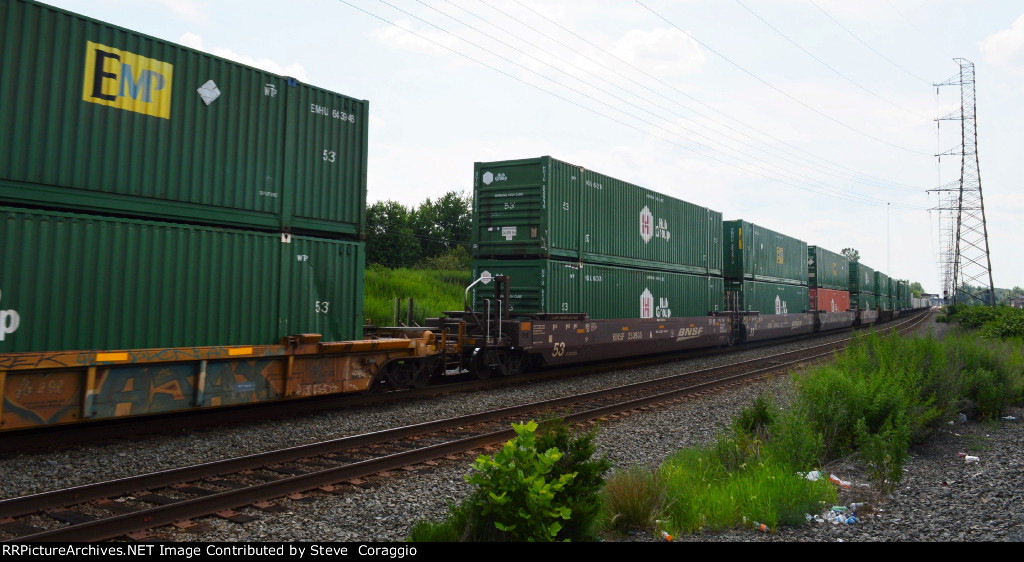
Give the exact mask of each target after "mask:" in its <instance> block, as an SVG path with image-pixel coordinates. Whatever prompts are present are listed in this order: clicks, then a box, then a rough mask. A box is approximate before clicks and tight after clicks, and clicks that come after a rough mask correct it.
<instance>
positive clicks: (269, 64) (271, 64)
mask: <svg viewBox="0 0 1024 562" xmlns="http://www.w3.org/2000/svg"><path fill="white" fill-rule="evenodd" d="M178 42H179V43H181V44H182V45H185V46H186V47H191V48H193V49H196V50H199V51H204V52H207V53H210V54H212V55H216V56H218V57H223V58H226V59H228V60H233V61H235V62H238V63H242V64H246V65H249V66H254V67H256V68H259V69H261V70H266V71H267V72H273V73H274V74H280V75H282V76H290V77H292V78H297V79H298V80H300V81H302V82H307V81H308V77H307V74H306V68H305V67H304V66H302V65H301V64H298V63H292V64H289V65H282V64H281V63H279V62H277V61H275V60H273V59H268V58H259V59H257V58H253V57H250V56H248V55H243V54H239V53H236V52H235V51H232V50H231V49H228V48H226V47H213V48H212V49H207V48H206V47H205V46H204V45H203V38H202V37H200V36H199V35H197V34H195V33H192V32H191V31H190V32H188V33H185V34H184V35H182V36H181V37H179V38H178Z"/></svg>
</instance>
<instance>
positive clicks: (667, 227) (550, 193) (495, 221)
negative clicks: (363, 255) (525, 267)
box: [473, 156, 722, 275]
mask: <svg viewBox="0 0 1024 562" xmlns="http://www.w3.org/2000/svg"><path fill="white" fill-rule="evenodd" d="M473 213H474V221H473V230H474V235H473V243H474V247H473V255H474V257H501V256H524V257H537V258H566V259H575V260H577V261H583V262H588V263H604V264H608V265H616V266H624V267H640V268H649V269H664V270H669V271H681V272H688V273H704V274H707V273H710V274H712V275H718V274H720V272H721V267H722V265H721V259H722V250H721V221H722V216H721V213H718V212H716V211H711V210H709V209H706V208H704V207H700V206H698V205H694V204H692V203H688V202H685V201H681V200H679V199H676V198H673V197H669V196H666V195H663V194H660V193H657V192H654V191H651V190H649V189H645V188H642V187H639V186H637V185H633V184H631V183H628V182H624V181H621V180H618V179H615V178H612V177H609V176H605V175H603V174H599V173H597V172H594V171H591V170H585V169H583V168H580V167H579V166H575V165H572V164H568V163H565V162H561V161H558V160H555V159H554V158H551V157H548V156H545V157H542V158H534V159H528V160H509V161H503V162H477V163H476V164H475V166H474V208H473Z"/></svg>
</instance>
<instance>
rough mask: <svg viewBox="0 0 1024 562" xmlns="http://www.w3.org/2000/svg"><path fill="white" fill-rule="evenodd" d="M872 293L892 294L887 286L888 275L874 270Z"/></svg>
mask: <svg viewBox="0 0 1024 562" xmlns="http://www.w3.org/2000/svg"><path fill="white" fill-rule="evenodd" d="M874 293H875V294H876V295H878V296H880V297H890V296H892V293H891V289H890V287H889V276H888V275H886V274H884V273H882V272H881V271H876V272H875V291H874Z"/></svg>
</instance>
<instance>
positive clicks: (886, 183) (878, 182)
mask: <svg viewBox="0 0 1024 562" xmlns="http://www.w3.org/2000/svg"><path fill="white" fill-rule="evenodd" d="M446 1H450V0H446ZM513 1H514V2H515V3H516V4H518V5H519V6H521V7H522V8H524V9H525V10H527V11H529V12H531V13H533V14H534V15H536V16H538V17H540V18H542V19H544V20H546V21H547V22H548V23H550V24H552V25H554V26H555V27H557V28H559V29H561V30H562V31H565V32H566V33H568V34H570V35H572V36H574V37H576V38H577V39H579V40H580V41H582V42H584V43H586V44H588V45H590V46H592V47H594V48H596V49H598V50H600V51H601V52H603V53H605V54H606V55H608V56H610V57H612V58H614V59H616V60H618V61H619V62H620V63H622V64H624V65H626V66H628V67H630V68H632V69H633V70H634V71H636V72H637V73H639V74H641V75H643V76H645V77H647V78H649V79H651V80H653V81H655V82H657V83H659V84H661V85H662V86H665V87H666V88H668V89H670V90H672V91H674V92H675V93H677V94H679V95H681V96H683V97H685V98H687V99H689V100H691V101H693V102H695V103H697V104H699V105H701V106H703V107H706V108H707V109H709V110H711V111H713V112H714V113H716V114H718V115H721V116H723V117H725V118H727V119H729V120H731V121H733V122H735V123H738V124H739V125H741V126H743V127H746V128H747V129H750V130H752V131H755V132H756V133H758V134H760V135H762V136H764V137H765V138H768V139H771V140H772V141H774V142H776V143H779V144H782V145H785V146H788V147H790V148H793V149H794V150H796V151H798V152H801V153H803V154H806V155H808V156H810V157H811V158H813V159H816V160H821V161H822V162H826V163H828V164H829V165H831V166H835V167H836V168H839V169H843V170H846V171H848V172H851V173H853V174H855V175H856V176H859V177H855V178H854V181H855V182H856V183H862V184H865V185H874V186H876V187H881V188H886V189H896V190H905V191H913V192H920V190H921V188H920V187H918V186H911V185H908V184H903V183H900V182H894V181H891V180H887V179H884V178H878V177H875V176H871V175H870V174H864V173H863V172H861V171H859V170H854V169H852V168H850V167H848V166H846V165H844V164H842V163H839V162H835V161H832V160H829V159H827V158H824V157H821V156H819V155H816V154H813V153H811V152H808V151H807V150H805V149H803V148H801V147H798V146H796V145H794V144H792V143H789V142H787V141H785V140H784V139H781V138H779V137H776V136H774V135H772V134H771V133H767V132H765V131H762V130H760V129H758V128H757V127H754V126H753V125H750V124H748V123H746V122H744V121H742V120H739V119H736V118H735V117H733V116H731V115H729V114H727V113H725V112H723V111H720V110H719V109H717V108H715V107H714V106H712V105H710V104H708V103H706V102H704V101H702V100H700V99H698V98H696V97H694V96H692V95H690V94H689V93H687V92H685V91H683V90H680V89H679V88H677V87H675V86H673V85H672V84H669V83H667V82H665V81H664V80H662V79H660V78H658V77H657V76H654V75H652V74H650V73H648V72H646V71H645V70H643V69H641V68H638V67H637V66H636V65H634V64H633V63H631V62H629V61H627V60H625V59H623V58H622V57H620V56H618V55H616V54H615V53H613V52H611V51H609V50H608V49H606V48H604V47H602V46H600V45H597V44H596V43H594V42H593V41H590V40H589V39H587V38H586V37H583V36H582V35H580V34H578V33H576V32H575V31H573V30H572V29H569V28H568V27H565V26H564V25H562V24H560V23H558V22H557V21H555V20H554V19H552V18H549V17H548V16H546V15H545V14H543V13H541V12H538V11H537V10H536V9H534V8H533V7H532V6H529V5H527V4H524V3H522V2H521V1H519V0H513ZM481 2H482V3H483V4H485V5H487V6H488V7H490V8H491V9H493V10H495V11H497V12H499V13H501V14H503V15H505V16H506V17H508V18H510V19H512V20H513V21H516V22H517V23H519V24H520V25H523V26H524V27H527V28H528V29H530V30H532V31H534V32H536V33H538V34H541V35H543V36H544V37H546V38H548V39H550V40H552V41H554V42H556V43H558V44H559V45H561V46H563V47H565V48H567V49H569V50H572V51H573V52H575V53H576V54H578V55H580V56H583V57H585V58H587V60H590V61H591V62H594V63H596V64H599V65H601V66H602V67H603V68H605V69H607V70H610V71H611V72H613V73H615V74H617V75H619V76H622V77H624V78H626V79H628V80H632V81H633V82H634V83H636V84H638V85H639V86H641V87H642V88H644V89H646V90H648V91H650V92H652V93H654V94H656V95H659V96H661V97H663V98H665V99H666V100H669V101H672V102H673V103H676V104H677V105H679V106H680V107H683V108H685V109H687V110H689V111H692V112H694V113H695V114H697V115H699V116H701V117H703V118H705V119H708V120H710V121H712V122H714V123H717V124H719V125H721V126H723V127H726V128H727V129H729V130H732V131H735V132H737V133H739V134H742V135H744V136H749V137H750V138H752V139H753V138H754V137H753V136H751V135H748V134H746V133H742V132H740V131H739V130H737V129H735V128H734V127H731V126H729V125H726V124H725V123H722V122H720V121H718V120H716V119H714V118H713V117H709V116H707V115H705V114H703V113H701V112H699V111H697V110H695V109H693V108H691V107H689V106H687V105H685V104H683V103H681V102H679V101H678V100H676V99H673V98H670V97H667V96H665V95H664V94H662V93H660V92H658V91H656V90H654V89H652V88H649V87H647V86H645V85H643V84H640V83H639V82H636V81H635V80H633V79H631V78H629V77H628V76H626V75H624V74H622V73H620V72H618V71H617V70H615V69H614V68H612V67H611V66H608V65H606V64H604V63H603V62H602V61H599V60H597V59H594V58H593V57H590V56H589V55H587V54H586V53H583V52H581V51H578V50H576V49H573V48H572V47H571V46H569V45H566V44H565V43H563V42H561V41H560V40H558V39H557V38H555V37H552V36H551V35H548V34H546V33H544V32H543V31H541V30H538V29H536V28H535V27H533V26H530V25H529V24H528V23H526V22H524V21H522V20H521V19H519V18H516V17H515V16H514V15H512V14H509V13H508V12H505V11H504V10H501V9H500V8H497V7H495V6H493V5H492V4H490V3H489V2H488V1H487V0H481ZM766 146H769V147H771V146H773V145H771V144H770V143H769V144H767V145H766ZM862 178H867V179H862ZM868 179H870V180H872V181H867V180H868Z"/></svg>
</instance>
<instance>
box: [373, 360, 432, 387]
mask: <svg viewBox="0 0 1024 562" xmlns="http://www.w3.org/2000/svg"><path fill="white" fill-rule="evenodd" d="M385 369H386V371H385V373H384V380H386V381H387V383H388V384H389V385H390V386H392V387H395V388H403V387H407V386H412V387H415V388H425V387H426V386H427V383H429V382H430V374H431V369H428V368H427V365H426V364H425V363H424V362H423V361H422V360H416V359H399V360H396V361H391V362H390V363H388V364H387V365H385Z"/></svg>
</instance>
